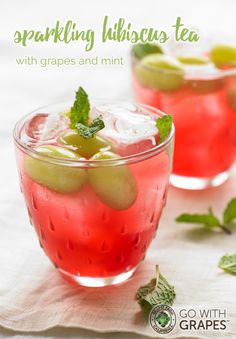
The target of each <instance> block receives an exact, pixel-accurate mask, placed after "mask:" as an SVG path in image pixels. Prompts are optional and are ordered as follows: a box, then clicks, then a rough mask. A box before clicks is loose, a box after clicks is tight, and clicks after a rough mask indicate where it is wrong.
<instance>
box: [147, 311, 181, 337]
mask: <svg viewBox="0 0 236 339" xmlns="http://www.w3.org/2000/svg"><path fill="white" fill-rule="evenodd" d="M149 323H150V325H151V327H152V328H153V330H154V331H156V332H157V333H160V334H166V333H169V332H171V331H172V330H173V329H174V327H175V324H176V314H175V312H174V310H173V308H171V307H170V306H169V305H157V306H155V307H154V308H153V309H152V310H151V312H150V314H149Z"/></svg>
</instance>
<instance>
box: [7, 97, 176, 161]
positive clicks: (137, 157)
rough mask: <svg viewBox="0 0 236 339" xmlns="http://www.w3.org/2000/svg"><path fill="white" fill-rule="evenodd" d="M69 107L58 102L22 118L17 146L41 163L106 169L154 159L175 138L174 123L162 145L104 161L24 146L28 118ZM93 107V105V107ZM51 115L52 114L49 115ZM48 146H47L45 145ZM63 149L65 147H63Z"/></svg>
mask: <svg viewBox="0 0 236 339" xmlns="http://www.w3.org/2000/svg"><path fill="white" fill-rule="evenodd" d="M91 101H92V102H94V101H95V100H91ZM99 101H101V102H103V104H105V103H106V102H107V103H111V102H119V103H124V102H127V103H131V104H134V105H135V106H136V107H142V108H144V109H146V110H147V111H148V112H149V113H158V115H159V116H165V115H167V114H166V113H164V112H162V111H161V110H159V109H157V108H155V107H152V106H150V105H146V104H141V103H138V102H134V101H128V100H127V101H125V100H112V99H111V100H109V99H108V100H106V101H105V100H103V99H99ZM67 104H68V107H70V106H71V102H67V101H64V102H56V103H51V104H48V105H43V106H40V107H38V108H36V109H34V110H33V111H31V112H30V113H28V114H26V115H24V116H23V117H22V118H20V119H19V120H18V121H17V122H16V124H15V126H14V129H13V139H14V141H15V144H16V145H17V147H19V148H20V149H21V150H22V151H23V152H24V153H26V154H27V155H29V156H31V157H33V158H36V159H39V160H41V161H45V162H48V163H53V164H58V165H62V166H67V167H90V166H93V167H105V166H116V165H122V164H129V163H136V162H140V161H143V160H146V159H148V158H151V157H153V156H154V155H157V154H159V153H161V152H162V151H164V150H165V149H166V148H167V147H168V145H169V144H170V143H171V142H172V140H173V138H174V134H175V126H174V123H173V122H172V125H171V131H170V133H169V135H168V137H167V138H166V139H165V140H164V141H163V142H161V143H160V144H158V145H156V146H154V147H152V148H150V149H148V150H145V151H143V152H139V153H135V154H131V155H128V156H124V157H123V156H119V158H114V159H104V160H88V159H85V158H81V159H79V160H78V159H68V158H60V157H56V156H50V155H45V154H42V153H40V152H37V150H35V149H33V148H32V147H30V146H28V145H27V144H24V143H23V142H22V140H21V138H20V137H19V133H20V131H21V130H22V128H23V127H24V125H25V123H26V122H27V121H28V118H30V117H31V116H32V117H33V116H34V115H35V114H36V113H39V112H38V111H39V110H45V109H46V108H50V107H52V106H55V105H67ZM91 106H93V105H91ZM49 114H50V113H49ZM45 145H46V144H45ZM62 147H63V146H62Z"/></svg>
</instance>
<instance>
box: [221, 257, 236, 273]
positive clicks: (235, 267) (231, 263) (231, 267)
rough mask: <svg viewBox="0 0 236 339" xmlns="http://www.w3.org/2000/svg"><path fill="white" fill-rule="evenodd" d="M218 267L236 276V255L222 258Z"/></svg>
mask: <svg viewBox="0 0 236 339" xmlns="http://www.w3.org/2000/svg"><path fill="white" fill-rule="evenodd" d="M218 266H219V267H220V268H221V269H222V270H224V271H225V272H227V273H231V274H235V275H236V254H225V255H224V256H223V257H221V258H220V261H219V264H218Z"/></svg>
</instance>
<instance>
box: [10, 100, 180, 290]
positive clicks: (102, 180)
mask: <svg viewBox="0 0 236 339" xmlns="http://www.w3.org/2000/svg"><path fill="white" fill-rule="evenodd" d="M69 107H70V105H68V104H58V105H53V106H47V107H44V108H42V109H40V110H37V111H35V112H33V113H31V114H30V115H28V116H26V117H25V118H24V119H22V120H21V121H19V122H18V123H17V125H16V128H15V134H14V136H15V144H16V153H17V161H18V168H19V175H20V183H21V189H22V192H23V194H24V197H25V201H26V205H27V209H28V213H29V218H30V221H31V223H32V225H33V226H34V228H35V231H36V233H37V236H38V239H39V242H40V245H41V247H42V248H43V250H44V252H45V254H46V255H47V256H48V257H49V259H50V260H51V261H52V263H53V264H54V265H55V267H56V268H57V269H58V270H59V272H60V273H62V275H63V276H64V277H65V278H67V279H69V280H71V281H74V282H76V283H79V284H81V285H85V286H104V285H110V284H116V283H119V282H122V281H124V280H126V279H128V278H129V277H130V276H131V275H132V274H133V272H134V271H135V270H136V268H137V267H138V265H139V264H140V262H141V261H142V260H143V259H144V257H145V254H146V251H147V248H148V246H149V244H150V242H151V240H152V238H153V237H154V236H155V232H156V229H157V225H158V222H159V218H160V215H161V213H162V209H163V207H164V205H165V201H166V194H167V188H168V182H169V176H170V172H171V161H172V159H171V158H172V144H173V134H174V131H173V126H172V129H171V132H170V135H169V136H168V138H167V139H166V140H164V142H162V143H160V144H158V141H159V134H158V130H157V128H156V126H155V120H156V118H157V117H158V116H159V117H160V116H162V115H163V113H161V112H160V111H158V110H156V109H153V108H151V107H148V106H140V105H134V104H127V103H120V104H117V103H116V104H114V103H113V104H98V105H96V107H93V108H92V110H91V115H92V117H96V116H98V115H102V118H103V120H104V123H105V128H104V129H103V130H101V131H100V132H99V133H98V134H97V135H96V136H95V137H93V138H92V139H89V140H90V141H89V142H88V141H87V140H85V139H83V137H79V139H78V140H77V139H76V138H77V137H78V135H76V133H75V132H74V131H73V130H70V129H69V124H68V118H67V116H66V115H65V114H64V112H66V111H68V108H69ZM75 139H76V140H75ZM39 150H40V152H39ZM78 152H79V154H80V156H78V155H77V154H78ZM114 154H116V156H114Z"/></svg>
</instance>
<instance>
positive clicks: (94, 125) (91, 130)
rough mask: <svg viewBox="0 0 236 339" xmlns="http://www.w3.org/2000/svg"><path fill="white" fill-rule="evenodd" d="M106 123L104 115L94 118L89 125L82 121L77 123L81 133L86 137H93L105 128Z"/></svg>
mask: <svg viewBox="0 0 236 339" xmlns="http://www.w3.org/2000/svg"><path fill="white" fill-rule="evenodd" d="M104 127H105V124H104V122H103V120H102V117H101V116H99V117H97V118H96V119H94V120H93V121H92V122H91V124H90V125H89V126H85V125H83V124H81V123H78V124H76V128H77V129H78V131H79V134H80V135H81V136H82V137H84V138H85V139H89V138H92V137H93V136H94V134H96V133H97V132H98V131H100V130H101V129H103V128H104Z"/></svg>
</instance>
